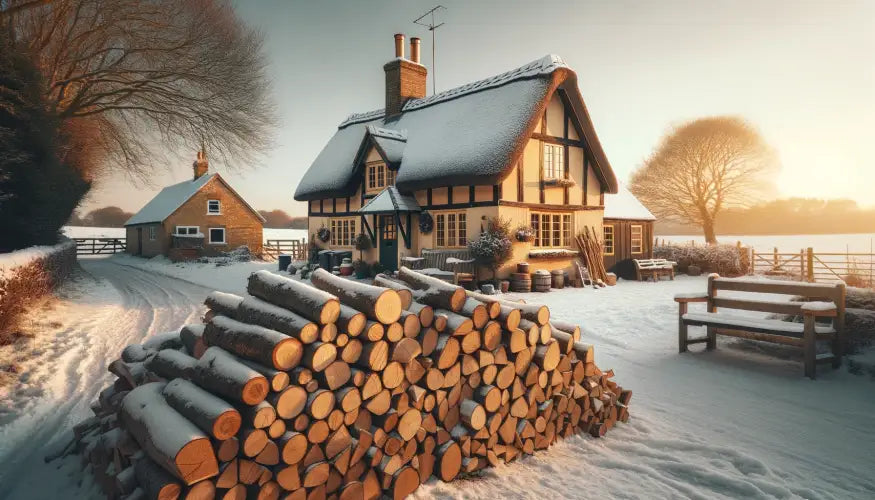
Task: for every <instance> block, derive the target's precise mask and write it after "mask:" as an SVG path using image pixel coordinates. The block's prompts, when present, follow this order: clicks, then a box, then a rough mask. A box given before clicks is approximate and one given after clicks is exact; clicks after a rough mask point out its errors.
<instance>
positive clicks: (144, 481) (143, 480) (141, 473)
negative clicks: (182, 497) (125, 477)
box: [134, 457, 182, 500]
mask: <svg viewBox="0 0 875 500" xmlns="http://www.w3.org/2000/svg"><path fill="white" fill-rule="evenodd" d="M134 475H135V476H136V478H137V484H139V486H140V489H142V490H143V493H144V498H150V499H151V498H155V499H161V500H163V499H174V498H178V497H179V494H180V493H182V488H181V487H180V486H179V483H178V482H177V479H176V478H175V477H174V476H172V475H171V474H169V473H168V472H167V471H166V470H164V469H162V468H161V467H159V466H158V465H157V464H156V463H155V462H153V461H151V460H149V459H148V458H146V457H143V458H141V459H140V460H137V461H136V463H134Z"/></svg>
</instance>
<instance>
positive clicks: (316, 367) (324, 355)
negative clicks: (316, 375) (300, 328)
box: [301, 342, 337, 372]
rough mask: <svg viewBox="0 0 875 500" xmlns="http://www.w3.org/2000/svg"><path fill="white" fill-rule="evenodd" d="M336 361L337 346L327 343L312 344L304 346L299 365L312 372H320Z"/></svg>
mask: <svg viewBox="0 0 875 500" xmlns="http://www.w3.org/2000/svg"><path fill="white" fill-rule="evenodd" d="M336 359H337V346H335V345H334V344H332V343H329V342H313V343H312V344H307V345H305V346H304V353H303V357H302V359H301V363H302V364H303V365H304V366H306V367H307V368H309V369H311V370H313V371H314V372H321V371H322V370H324V369H326V368H328V365H330V364H331V363H334V360H336Z"/></svg>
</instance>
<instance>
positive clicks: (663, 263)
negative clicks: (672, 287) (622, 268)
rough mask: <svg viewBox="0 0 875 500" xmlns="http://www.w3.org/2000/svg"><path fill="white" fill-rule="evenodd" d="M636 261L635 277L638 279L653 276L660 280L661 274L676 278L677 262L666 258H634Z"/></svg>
mask: <svg viewBox="0 0 875 500" xmlns="http://www.w3.org/2000/svg"><path fill="white" fill-rule="evenodd" d="M632 260H633V262H635V277H636V279H637V280H638V281H641V280H642V278H653V281H659V277H660V276H668V277H670V278H671V279H672V280H674V267H675V266H676V265H677V263H675V262H672V261H670V260H665V259H632Z"/></svg>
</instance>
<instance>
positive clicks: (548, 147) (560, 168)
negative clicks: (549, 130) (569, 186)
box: [544, 144, 565, 179]
mask: <svg viewBox="0 0 875 500" xmlns="http://www.w3.org/2000/svg"><path fill="white" fill-rule="evenodd" d="M564 178H565V146H562V145H559V144H544V179H564Z"/></svg>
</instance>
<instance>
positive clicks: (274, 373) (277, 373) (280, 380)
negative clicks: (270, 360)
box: [238, 358, 291, 392]
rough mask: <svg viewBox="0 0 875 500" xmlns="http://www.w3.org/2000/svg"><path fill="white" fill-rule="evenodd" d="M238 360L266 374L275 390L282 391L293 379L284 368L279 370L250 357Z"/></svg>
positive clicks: (272, 388) (271, 387)
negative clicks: (249, 358)
mask: <svg viewBox="0 0 875 500" xmlns="http://www.w3.org/2000/svg"><path fill="white" fill-rule="evenodd" d="M238 360H239V361H240V362H241V363H243V364H244V365H246V366H248V367H249V368H252V369H253V370H255V371H257V372H258V373H260V374H262V375H264V377H265V378H266V379H267V381H268V382H269V383H270V389H271V390H272V391H274V392H280V391H282V390H283V389H285V388H286V387H288V386H289V384H290V383H291V379H290V377H289V374H288V373H287V372H285V371H282V370H277V369H276V368H270V367H268V366H264V365H262V364H261V363H256V362H255V361H251V360H248V359H240V358H238Z"/></svg>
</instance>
